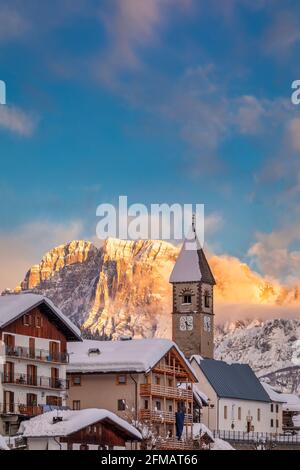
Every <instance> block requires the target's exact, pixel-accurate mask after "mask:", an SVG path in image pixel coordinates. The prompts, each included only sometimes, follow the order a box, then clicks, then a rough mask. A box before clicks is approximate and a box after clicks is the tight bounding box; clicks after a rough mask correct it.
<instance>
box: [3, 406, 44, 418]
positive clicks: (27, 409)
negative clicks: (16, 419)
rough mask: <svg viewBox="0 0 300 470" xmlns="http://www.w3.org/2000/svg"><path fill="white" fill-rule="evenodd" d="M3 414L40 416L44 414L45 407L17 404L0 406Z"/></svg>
mask: <svg viewBox="0 0 300 470" xmlns="http://www.w3.org/2000/svg"><path fill="white" fill-rule="evenodd" d="M0 413H1V414H14V415H23V416H30V417H32V416H38V415H40V414H42V413H43V407H42V406H40V405H22V404H17V403H4V404H0Z"/></svg>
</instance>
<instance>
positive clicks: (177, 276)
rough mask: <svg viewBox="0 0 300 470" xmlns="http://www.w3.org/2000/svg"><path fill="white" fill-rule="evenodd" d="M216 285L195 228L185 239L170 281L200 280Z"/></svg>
mask: <svg viewBox="0 0 300 470" xmlns="http://www.w3.org/2000/svg"><path fill="white" fill-rule="evenodd" d="M198 281H202V282H205V283H207V284H211V285H215V284H216V281H215V279H214V276H213V274H212V272H211V269H210V267H209V264H208V261H207V259H206V256H205V254H204V251H203V249H202V247H201V245H200V243H199V240H198V238H197V235H196V232H195V229H194V227H193V229H192V232H191V234H189V236H188V238H186V239H185V241H184V243H183V246H182V249H181V251H180V253H179V256H178V258H177V260H176V263H175V266H174V268H173V271H172V273H171V276H170V282H171V283H174V282H198Z"/></svg>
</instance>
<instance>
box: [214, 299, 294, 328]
mask: <svg viewBox="0 0 300 470" xmlns="http://www.w3.org/2000/svg"><path fill="white" fill-rule="evenodd" d="M215 315H216V324H217V325H221V324H224V323H227V322H228V323H231V322H239V321H251V320H260V321H266V320H272V319H274V318H292V319H299V306H292V305H287V306H279V305H257V304H249V303H239V304H236V303H216V305H215Z"/></svg>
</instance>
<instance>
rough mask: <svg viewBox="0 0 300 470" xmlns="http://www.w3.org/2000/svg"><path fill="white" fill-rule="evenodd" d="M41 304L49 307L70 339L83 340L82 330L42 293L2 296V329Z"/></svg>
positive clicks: (0, 306) (0, 320) (49, 310)
mask: <svg viewBox="0 0 300 470" xmlns="http://www.w3.org/2000/svg"><path fill="white" fill-rule="evenodd" d="M41 305H43V306H44V307H45V308H46V309H47V311H48V313H49V314H51V315H52V317H53V319H54V320H56V321H58V322H59V324H60V327H61V328H63V329H64V330H65V332H66V336H67V339H68V341H74V340H75V341H80V340H81V333H80V330H79V329H78V328H77V326H75V325H74V323H72V322H71V320H69V318H67V317H66V316H65V315H64V314H63V313H62V312H61V311H60V309H59V308H57V307H56V306H55V305H54V304H53V302H51V300H49V299H48V298H47V297H44V296H42V295H38V294H31V293H27V294H8V295H2V296H0V329H1V328H2V329H3V328H4V327H5V326H6V325H9V324H10V323H12V322H13V321H15V320H16V319H17V318H19V317H21V316H22V315H24V314H25V313H27V312H29V311H30V310H32V309H33V308H36V307H39V306H41Z"/></svg>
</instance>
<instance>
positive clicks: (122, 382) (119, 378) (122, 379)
mask: <svg viewBox="0 0 300 470" xmlns="http://www.w3.org/2000/svg"><path fill="white" fill-rule="evenodd" d="M126 382H127V377H126V375H117V385H126Z"/></svg>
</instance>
